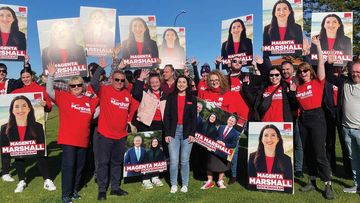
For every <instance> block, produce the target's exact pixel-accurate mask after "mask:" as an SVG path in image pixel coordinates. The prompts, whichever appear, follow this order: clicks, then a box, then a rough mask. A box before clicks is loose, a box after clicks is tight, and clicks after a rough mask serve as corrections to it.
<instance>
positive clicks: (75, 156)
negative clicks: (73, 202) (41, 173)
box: [61, 145, 87, 197]
mask: <svg viewBox="0 0 360 203" xmlns="http://www.w3.org/2000/svg"><path fill="white" fill-rule="evenodd" d="M61 148H62V160H61V189H62V197H70V196H71V194H72V193H73V192H74V191H78V189H79V184H80V179H81V175H82V171H83V169H84V165H85V160H86V151H87V149H86V148H82V147H75V146H70V145H62V146H61Z"/></svg>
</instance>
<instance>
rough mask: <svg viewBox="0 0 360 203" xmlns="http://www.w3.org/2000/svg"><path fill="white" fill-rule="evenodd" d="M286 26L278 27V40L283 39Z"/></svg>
mask: <svg viewBox="0 0 360 203" xmlns="http://www.w3.org/2000/svg"><path fill="white" fill-rule="evenodd" d="M285 32H286V27H279V34H280V40H281V41H283V40H284V38H285Z"/></svg>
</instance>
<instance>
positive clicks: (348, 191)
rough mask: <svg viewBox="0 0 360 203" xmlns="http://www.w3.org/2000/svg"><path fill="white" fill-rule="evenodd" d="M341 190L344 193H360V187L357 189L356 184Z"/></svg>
mask: <svg viewBox="0 0 360 203" xmlns="http://www.w3.org/2000/svg"><path fill="white" fill-rule="evenodd" d="M343 191H344V192H346V193H360V189H358V188H357V186H356V185H355V186H353V187H348V188H344V189H343Z"/></svg>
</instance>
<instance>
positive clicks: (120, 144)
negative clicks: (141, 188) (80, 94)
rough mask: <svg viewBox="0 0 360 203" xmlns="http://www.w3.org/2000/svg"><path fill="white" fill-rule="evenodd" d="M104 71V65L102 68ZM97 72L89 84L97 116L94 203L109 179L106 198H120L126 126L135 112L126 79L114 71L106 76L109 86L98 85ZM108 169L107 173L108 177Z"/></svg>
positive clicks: (102, 193)
mask: <svg viewBox="0 0 360 203" xmlns="http://www.w3.org/2000/svg"><path fill="white" fill-rule="evenodd" d="M102 67H103V68H105V67H106V66H102ZM101 71H102V70H101V69H100V68H99V69H98V70H96V72H95V74H94V76H93V77H92V79H91V85H92V87H93V89H94V91H95V92H96V93H97V95H98V96H99V98H100V115H99V123H98V132H97V134H98V135H97V140H96V142H97V152H98V153H97V157H96V158H97V163H98V167H97V184H98V190H99V193H98V200H99V201H101V200H106V190H107V184H108V181H109V176H110V186H111V192H110V195H116V196H122V195H127V194H128V193H127V192H126V191H124V190H122V189H121V188H120V187H119V185H120V178H121V174H122V167H121V165H122V163H123V160H124V153H125V149H126V148H125V144H126V136H127V124H128V123H130V121H131V120H132V117H133V115H134V113H135V111H136V108H137V105H136V102H135V100H134V99H133V98H132V96H131V95H130V93H129V91H128V90H127V89H126V86H127V84H126V82H127V81H126V76H125V74H124V73H123V72H122V71H121V70H115V71H114V72H113V73H112V75H111V76H110V84H109V85H104V84H100V83H99V77H100V75H101ZM109 168H110V174H109Z"/></svg>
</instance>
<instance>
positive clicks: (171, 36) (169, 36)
mask: <svg viewBox="0 0 360 203" xmlns="http://www.w3.org/2000/svg"><path fill="white" fill-rule="evenodd" d="M165 40H166V43H167V45H174V43H175V40H176V34H175V33H174V32H173V31H172V30H168V31H166V33H165Z"/></svg>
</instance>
